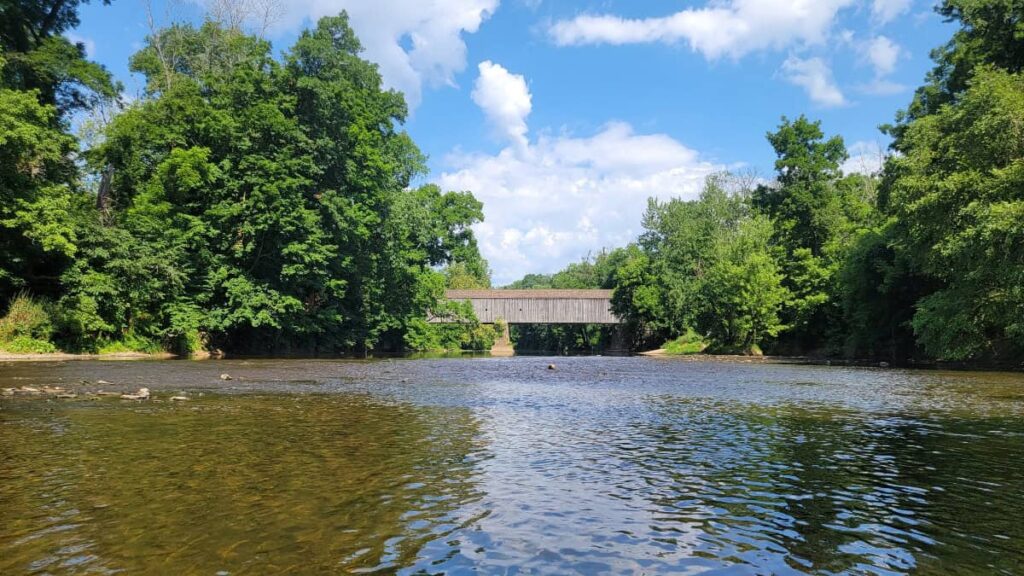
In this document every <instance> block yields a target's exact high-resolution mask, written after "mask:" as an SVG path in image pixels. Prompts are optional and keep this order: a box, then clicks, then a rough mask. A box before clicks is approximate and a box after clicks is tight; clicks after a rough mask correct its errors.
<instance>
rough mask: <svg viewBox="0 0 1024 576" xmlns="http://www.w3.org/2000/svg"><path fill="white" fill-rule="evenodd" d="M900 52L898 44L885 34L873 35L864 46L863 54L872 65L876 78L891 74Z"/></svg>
mask: <svg viewBox="0 0 1024 576" xmlns="http://www.w3.org/2000/svg"><path fill="white" fill-rule="evenodd" d="M902 53H903V51H902V49H901V48H900V46H899V44H896V43H895V42H893V41H892V40H890V39H888V38H886V37H885V36H875V37H874V38H872V39H871V40H869V41H868V42H867V44H866V45H865V46H864V54H865V56H866V57H867V59H868V61H869V62H871V65H872V66H873V67H874V69H875V76H876V77H878V78H881V77H883V76H888V75H889V74H892V72H893V70H895V69H896V62H897V61H898V60H899V59H900V55H901V54H902Z"/></svg>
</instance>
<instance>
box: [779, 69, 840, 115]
mask: <svg viewBox="0 0 1024 576" xmlns="http://www.w3.org/2000/svg"><path fill="white" fill-rule="evenodd" d="M782 75H783V76H784V77H785V78H786V79H787V80H789V81H790V82H791V83H793V84H796V85H797V86H800V87H801V88H803V89H804V90H805V91H806V92H807V95H808V96H810V97H811V100H812V101H813V102H814V103H815V104H818V105H820V106H827V107H831V106H842V105H843V104H846V98H845V97H844V96H843V93H842V91H841V90H839V87H838V86H836V84H835V81H834V80H833V78H832V70H831V69H830V68H829V67H828V64H826V63H825V61H824V60H822V59H821V58H817V57H815V58H806V59H801V58H797V57H796V56H790V57H789V58H787V59H786V61H785V62H783V63H782Z"/></svg>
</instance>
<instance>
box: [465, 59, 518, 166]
mask: <svg viewBox="0 0 1024 576" xmlns="http://www.w3.org/2000/svg"><path fill="white" fill-rule="evenodd" d="M479 70H480V75H479V76H478V77H477V79H476V85H475V87H474V88H473V94H472V97H473V102H476V105H477V106H479V107H480V109H481V110H483V112H484V115H486V116H487V120H488V121H489V122H490V123H491V125H492V126H493V127H494V129H495V130H497V132H498V134H499V135H500V136H501V137H502V138H504V139H507V140H508V141H510V142H512V143H514V144H516V145H517V146H519V147H521V148H525V147H526V145H527V139H526V132H527V127H526V117H527V116H529V115H530V110H531V108H532V107H533V104H532V102H531V100H532V99H531V96H530V90H529V89H528V88H527V87H526V80H524V79H523V77H522V75H520V74H511V73H510V72H509V71H508V70H506V69H505V68H504V67H503V66H502V65H500V64H495V63H493V62H491V61H490V60H487V61H484V62H481V63H480V65H479Z"/></svg>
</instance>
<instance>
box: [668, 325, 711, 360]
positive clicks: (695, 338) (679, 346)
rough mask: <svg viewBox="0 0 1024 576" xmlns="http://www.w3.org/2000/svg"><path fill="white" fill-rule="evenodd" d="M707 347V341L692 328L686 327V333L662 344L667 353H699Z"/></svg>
mask: <svg viewBox="0 0 1024 576" xmlns="http://www.w3.org/2000/svg"><path fill="white" fill-rule="evenodd" d="M707 347H708V343H707V342H705V341H704V338H702V337H701V335H700V334H697V333H696V332H694V331H693V329H692V328H688V329H687V330H686V334H683V335H682V336H680V337H678V338H676V339H675V340H669V341H668V342H665V344H663V345H662V348H664V349H665V352H666V353H667V354H699V353H701V352H703V351H704V349H705V348H707Z"/></svg>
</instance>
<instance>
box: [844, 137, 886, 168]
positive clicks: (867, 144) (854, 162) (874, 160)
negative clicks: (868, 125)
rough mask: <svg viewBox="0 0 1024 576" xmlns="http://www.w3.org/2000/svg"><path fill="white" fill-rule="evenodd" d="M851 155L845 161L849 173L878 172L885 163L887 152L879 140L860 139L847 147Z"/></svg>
mask: <svg viewBox="0 0 1024 576" xmlns="http://www.w3.org/2000/svg"><path fill="white" fill-rule="evenodd" d="M847 152H849V154H850V157H849V158H848V159H847V160H846V162H843V165H842V170H843V172H845V173H847V174H854V173H857V174H869V175H870V174H877V173H878V172H880V171H881V170H882V165H883V164H884V163H885V157H886V152H885V149H884V148H882V145H881V144H879V143H878V142H871V141H867V140H860V141H857V142H854V143H853V144H851V145H850V146H848V147H847Z"/></svg>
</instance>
